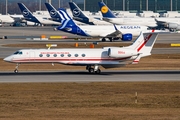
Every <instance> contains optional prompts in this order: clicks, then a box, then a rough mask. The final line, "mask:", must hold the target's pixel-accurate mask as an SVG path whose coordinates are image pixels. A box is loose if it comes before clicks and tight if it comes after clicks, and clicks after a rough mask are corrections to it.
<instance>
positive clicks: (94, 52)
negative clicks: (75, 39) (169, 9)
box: [4, 31, 158, 73]
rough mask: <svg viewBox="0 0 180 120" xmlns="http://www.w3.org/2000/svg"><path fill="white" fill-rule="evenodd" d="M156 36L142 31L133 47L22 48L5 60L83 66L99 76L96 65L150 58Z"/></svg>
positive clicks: (110, 66) (136, 61)
mask: <svg viewBox="0 0 180 120" xmlns="http://www.w3.org/2000/svg"><path fill="white" fill-rule="evenodd" d="M157 36H158V33H157V32H154V31H153V32H151V33H145V32H141V33H140V35H139V37H137V39H136V40H135V42H133V44H132V45H130V46H127V47H104V48H71V49H22V50H18V51H16V52H15V53H14V54H12V55H10V56H8V57H6V58H4V61H6V62H11V63H16V64H17V66H16V69H15V70H14V72H15V73H17V72H18V66H19V64H23V63H52V64H54V63H60V64H64V65H75V66H86V70H88V71H89V72H90V73H100V72H101V70H100V69H99V66H102V67H104V68H116V67H121V66H125V65H126V64H137V63H138V62H139V60H140V58H141V57H146V56H149V55H151V50H152V47H153V45H154V43H155V41H156V39H157Z"/></svg>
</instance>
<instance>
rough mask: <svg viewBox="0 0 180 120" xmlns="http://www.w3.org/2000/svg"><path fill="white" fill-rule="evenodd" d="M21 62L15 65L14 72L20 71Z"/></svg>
mask: <svg viewBox="0 0 180 120" xmlns="http://www.w3.org/2000/svg"><path fill="white" fill-rule="evenodd" d="M19 65H20V64H19V63H17V64H16V67H15V70H14V73H18V68H19Z"/></svg>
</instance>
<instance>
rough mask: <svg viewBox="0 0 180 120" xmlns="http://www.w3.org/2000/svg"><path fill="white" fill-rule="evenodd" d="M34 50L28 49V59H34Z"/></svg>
mask: <svg viewBox="0 0 180 120" xmlns="http://www.w3.org/2000/svg"><path fill="white" fill-rule="evenodd" d="M34 58H35V52H34V51H30V52H29V61H35V59H34Z"/></svg>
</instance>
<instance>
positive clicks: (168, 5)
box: [72, 0, 180, 12]
mask: <svg viewBox="0 0 180 120" xmlns="http://www.w3.org/2000/svg"><path fill="white" fill-rule="evenodd" d="M72 1H73V0H72ZM84 1H85V6H84V5H83V4H79V5H78V6H80V7H81V9H85V10H87V11H91V12H97V11H98V10H99V7H98V1H100V0H84ZM102 1H103V2H104V3H106V4H107V6H108V7H109V8H110V9H112V10H119V11H154V12H159V11H178V10H180V0H102Z"/></svg>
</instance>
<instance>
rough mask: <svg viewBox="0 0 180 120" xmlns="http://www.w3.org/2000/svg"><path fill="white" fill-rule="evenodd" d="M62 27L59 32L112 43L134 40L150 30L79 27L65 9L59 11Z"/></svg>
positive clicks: (103, 26)
mask: <svg viewBox="0 0 180 120" xmlns="http://www.w3.org/2000/svg"><path fill="white" fill-rule="evenodd" d="M59 13H60V15H61V19H62V22H61V23H62V25H61V26H59V27H57V28H56V29H57V30H61V31H64V32H68V33H71V34H77V35H81V36H87V37H100V38H102V41H105V40H106V38H108V39H109V40H110V41H112V40H115V39H119V38H121V39H122V40H132V36H138V35H139V34H140V32H141V31H145V30H147V29H148V27H146V26H140V25H117V26H116V25H113V24H112V25H102V26H97V25H82V26H78V25H76V24H75V23H74V21H73V20H72V18H71V17H70V16H69V15H68V14H67V12H66V11H65V10H64V9H59Z"/></svg>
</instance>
